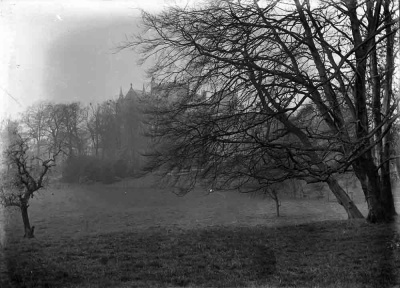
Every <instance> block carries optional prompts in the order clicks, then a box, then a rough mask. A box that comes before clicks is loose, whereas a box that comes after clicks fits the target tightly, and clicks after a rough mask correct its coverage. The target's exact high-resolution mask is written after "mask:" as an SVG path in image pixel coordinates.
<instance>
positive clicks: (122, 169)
mask: <svg viewBox="0 0 400 288" xmlns="http://www.w3.org/2000/svg"><path fill="white" fill-rule="evenodd" d="M113 168H114V173H115V176H117V177H119V178H125V177H126V176H127V175H128V163H127V161H126V160H123V159H118V160H117V161H115V162H114V163H113Z"/></svg>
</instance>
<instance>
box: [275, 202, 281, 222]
mask: <svg viewBox="0 0 400 288" xmlns="http://www.w3.org/2000/svg"><path fill="white" fill-rule="evenodd" d="M274 200H275V206H276V217H279V216H281V215H280V213H279V207H280V206H281V203H279V199H278V197H276V198H274Z"/></svg>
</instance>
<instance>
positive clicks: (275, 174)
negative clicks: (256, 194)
mask: <svg viewBox="0 0 400 288" xmlns="http://www.w3.org/2000/svg"><path fill="white" fill-rule="evenodd" d="M278 2H279V1H263V6H260V5H259V4H258V3H257V1H223V0H222V1H217V2H209V3H208V4H204V5H203V6H200V7H197V8H190V7H185V8H180V7H170V8H167V9H166V10H164V11H163V12H161V13H159V14H156V15H152V14H149V13H146V12H143V14H142V16H143V22H144V26H145V29H146V30H145V33H144V34H142V35H140V36H138V37H137V38H135V39H133V40H132V41H131V42H126V43H124V44H123V45H122V48H131V47H133V46H137V45H139V47H141V49H142V50H141V52H142V53H143V54H144V60H145V59H148V58H152V59H154V58H156V59H157V61H156V64H155V65H154V67H153V69H152V71H150V72H151V74H152V76H153V77H155V79H158V80H159V82H160V83H161V84H160V90H162V87H166V86H167V85H166V84H167V83H181V85H186V86H187V93H183V94H181V95H180V96H179V97H175V98H174V100H170V101H166V103H165V104H162V103H163V101H162V100H161V99H160V98H165V97H166V96H162V97H161V96H157V95H154V98H153V99H152V100H151V101H153V102H155V103H156V104H155V105H153V106H154V107H152V108H151V109H150V110H153V111H155V113H153V117H151V119H150V121H149V122H151V123H153V124H154V123H158V124H157V129H156V132H155V135H156V137H157V138H158V139H160V141H159V142H158V144H157V145H155V147H154V149H153V151H152V153H149V156H151V160H150V162H149V166H148V170H149V171H153V170H155V169H159V170H162V171H164V172H165V173H170V171H171V170H174V169H175V170H177V171H178V172H177V173H175V175H178V178H182V177H181V176H182V175H184V176H185V178H187V179H188V178H189V179H190V181H189V182H190V183H191V185H192V186H193V185H194V183H195V181H196V180H197V179H200V178H205V179H208V180H211V182H213V185H222V186H223V185H225V186H226V185H228V186H241V185H244V184H245V183H247V182H249V181H256V182H258V183H259V185H260V186H261V187H262V186H268V185H270V184H272V183H274V182H279V181H283V180H285V179H288V178H296V179H303V180H306V181H308V182H318V181H322V182H326V183H327V184H328V186H329V188H330V189H331V190H332V192H333V193H334V195H335V196H336V197H337V199H338V202H339V203H340V204H341V205H343V207H344V208H345V209H346V211H347V213H348V215H349V217H350V218H360V217H363V216H362V214H361V213H360V211H359V210H358V209H357V207H356V206H355V205H354V203H353V201H352V200H351V199H350V197H349V196H348V195H347V193H346V192H345V191H344V190H343V189H342V188H341V187H340V185H339V184H338V181H337V179H336V177H335V175H336V174H337V173H344V172H346V171H349V170H352V171H354V172H355V174H356V176H357V178H358V179H359V180H360V182H361V184H362V188H363V191H364V194H365V197H366V200H367V202H368V205H369V215H368V220H369V221H371V222H385V221H391V220H392V219H393V216H394V215H395V214H396V211H395V209H394V203H393V195H392V191H391V186H390V177H389V178H388V175H390V173H389V174H388V169H390V166H389V165H388V164H389V160H390V159H389V157H390V156H389V153H388V151H390V143H391V141H390V139H387V137H388V135H390V133H389V132H390V131H391V129H392V125H393V123H394V122H395V121H396V120H397V117H398V114H396V113H394V111H395V108H396V106H397V104H398V103H397V100H396V99H395V97H394V95H393V91H392V77H393V73H394V64H393V57H394V54H395V48H396V47H397V46H396V45H395V43H394V40H393V35H394V33H395V32H396V31H397V26H396V25H397V24H396V23H397V22H396V21H395V19H393V15H394V12H393V11H395V8H396V7H394V5H395V4H394V3H393V2H391V1H365V2H358V1H356V0H348V1H344V2H337V1H329V0H328V1H319V2H318V5H314V6H312V5H311V4H312V3H311V2H310V1H307V0H305V1H300V0H294V1H293V2H287V3H284V4H282V3H278ZM384 47H386V48H384ZM379 67H383V69H379ZM203 90H205V91H207V93H206V94H205V95H204V93H202V92H201V91H203ZM160 95H161V94H160ZM199 95H203V96H204V97H199ZM160 103H161V104H160ZM153 127H154V125H153ZM153 134H154V133H153ZM374 152H376V153H374ZM375 155H379V157H377V156H375ZM182 170H184V171H189V172H190V171H191V173H186V172H185V173H182ZM175 180H176V181H178V180H179V179H175ZM189 186H190V185H189Z"/></svg>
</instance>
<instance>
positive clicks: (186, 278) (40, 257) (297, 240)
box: [1, 221, 400, 287]
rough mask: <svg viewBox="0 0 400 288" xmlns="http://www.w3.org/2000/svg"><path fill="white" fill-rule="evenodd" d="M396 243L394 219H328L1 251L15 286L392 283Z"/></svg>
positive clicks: (399, 252)
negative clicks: (384, 222)
mask: <svg viewBox="0 0 400 288" xmlns="http://www.w3.org/2000/svg"><path fill="white" fill-rule="evenodd" d="M399 246H400V236H399V233H398V232H396V231H395V229H393V226H388V225H369V224H366V223H365V222H363V221H357V222H347V221H329V222H320V223H313V224H304V225H297V226H286V227H276V228H267V227H263V226H254V227H226V226H224V227H213V228H204V229H195V230H194V229H192V230H190V229H189V230H188V229H185V230H180V229H176V230H173V231H171V230H167V229H146V230H142V231H137V232H115V233H106V234H101V235H93V236H87V237H81V238H75V239H71V240H69V241H65V240H59V241H54V240H53V241H50V240H48V241H41V240H38V239H35V240H33V241H29V240H25V239H21V238H17V239H13V241H12V242H9V243H8V245H7V247H6V248H5V254H6V256H7V265H8V270H9V272H8V273H9V277H10V279H11V281H12V284H13V285H15V287H180V286H187V287H392V286H393V285H394V284H395V283H396V281H398V279H397V280H396V277H398V272H399V271H400V247H399ZM397 283H398V282H397ZM1 287H5V286H1ZM11 287H12V286H11Z"/></svg>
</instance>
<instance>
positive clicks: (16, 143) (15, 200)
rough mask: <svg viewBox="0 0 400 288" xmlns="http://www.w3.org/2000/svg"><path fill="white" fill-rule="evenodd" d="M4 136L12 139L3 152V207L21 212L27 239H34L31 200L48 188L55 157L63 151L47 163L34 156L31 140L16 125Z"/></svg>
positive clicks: (1, 194) (1, 189)
mask: <svg viewBox="0 0 400 288" xmlns="http://www.w3.org/2000/svg"><path fill="white" fill-rule="evenodd" d="M6 134H8V135H6ZM2 136H6V137H4V138H6V139H8V140H9V143H8V144H7V146H6V147H5V151H4V152H3V160H4V163H3V164H4V165H3V171H2V174H1V186H0V204H2V205H3V206H4V207H17V208H19V209H20V211H21V215H22V221H23V224H24V231H25V234H24V237H27V238H33V237H34V226H31V224H30V221H29V215H28V207H29V200H30V199H31V198H33V197H34V195H35V193H37V192H38V191H39V190H40V189H41V188H44V187H45V185H46V175H47V174H48V172H49V171H50V169H51V167H53V166H55V157H56V156H57V154H58V153H59V152H60V151H61V150H58V151H57V152H56V153H55V154H53V155H52V157H50V158H48V159H45V160H44V159H41V158H40V157H34V156H32V155H33V154H31V153H30V146H29V145H30V142H31V141H30V139H29V138H26V139H25V138H23V137H22V136H21V135H20V134H19V133H18V131H17V126H16V125H13V126H12V127H8V131H3V135H2ZM4 138H3V139H4ZM37 163H39V165H37ZM38 166H39V167H38Z"/></svg>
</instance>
